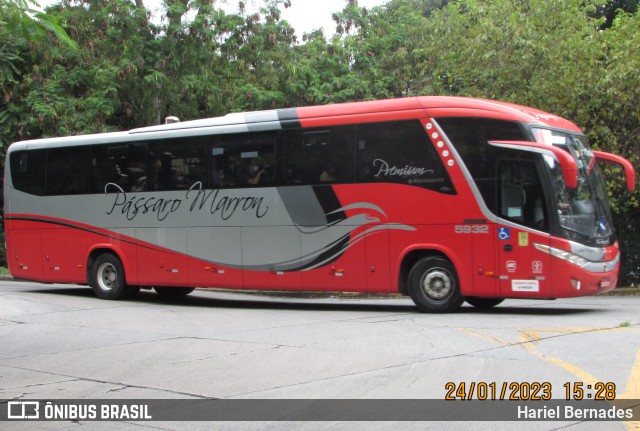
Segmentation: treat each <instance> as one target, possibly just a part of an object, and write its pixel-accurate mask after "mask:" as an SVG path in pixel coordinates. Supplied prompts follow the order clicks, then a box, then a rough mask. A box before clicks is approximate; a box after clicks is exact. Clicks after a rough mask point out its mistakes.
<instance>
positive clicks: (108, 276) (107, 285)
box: [98, 263, 118, 291]
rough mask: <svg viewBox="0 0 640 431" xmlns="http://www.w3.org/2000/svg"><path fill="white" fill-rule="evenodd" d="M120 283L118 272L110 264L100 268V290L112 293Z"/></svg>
mask: <svg viewBox="0 0 640 431" xmlns="http://www.w3.org/2000/svg"><path fill="white" fill-rule="evenodd" d="M117 281H118V271H116V268H115V266H113V265H112V264H110V263H103V264H102V265H100V267H99V268H98V285H99V286H100V289H102V290H105V291H110V290H112V289H113V288H114V287H116V283H117Z"/></svg>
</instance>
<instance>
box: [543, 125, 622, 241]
mask: <svg viewBox="0 0 640 431" xmlns="http://www.w3.org/2000/svg"><path fill="white" fill-rule="evenodd" d="M533 133H534V136H535V137H536V140H537V141H538V142H541V143H546V144H551V145H554V146H556V147H558V148H562V149H563V150H565V151H567V152H568V153H569V154H571V155H572V156H573V158H574V159H575V160H576V163H577V165H578V187H577V188H576V189H569V188H567V187H566V185H565V182H564V179H563V176H562V169H561V168H560V166H559V164H558V163H557V162H556V161H555V160H554V159H553V158H551V157H549V156H545V161H546V163H547V165H548V167H549V169H550V171H551V174H552V183H553V188H554V198H555V204H556V209H557V214H558V221H559V224H560V227H561V228H562V230H563V233H564V234H565V236H566V237H567V239H570V240H572V241H576V242H579V243H582V244H585V245H590V246H607V245H612V244H613V243H614V242H615V234H614V231H613V225H612V219H611V210H610V208H609V203H608V199H607V195H606V191H605V186H604V180H603V176H602V173H601V171H600V168H599V166H598V164H597V162H596V158H595V156H594V154H593V152H592V151H591V149H590V148H589V145H588V144H587V140H586V137H585V136H584V135H577V134H571V133H567V132H560V131H556V130H548V129H539V128H536V129H533Z"/></svg>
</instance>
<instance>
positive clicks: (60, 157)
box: [47, 147, 89, 195]
mask: <svg viewBox="0 0 640 431" xmlns="http://www.w3.org/2000/svg"><path fill="white" fill-rule="evenodd" d="M88 191H89V147H66V148H52V149H50V150H49V154H48V156H47V195H74V194H82V193H87V192H88Z"/></svg>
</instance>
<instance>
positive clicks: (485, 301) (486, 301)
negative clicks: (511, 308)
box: [464, 296, 504, 309]
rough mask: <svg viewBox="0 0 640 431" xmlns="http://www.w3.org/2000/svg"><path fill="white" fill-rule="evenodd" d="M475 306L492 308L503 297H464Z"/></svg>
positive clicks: (502, 299)
mask: <svg viewBox="0 0 640 431" xmlns="http://www.w3.org/2000/svg"><path fill="white" fill-rule="evenodd" d="M464 300H465V301H467V302H468V303H469V304H471V305H473V306H474V307H476V308H482V309H487V308H492V307H495V306H496V305H498V304H500V303H501V302H502V301H504V298H479V297H477V296H468V297H466V298H465V299H464Z"/></svg>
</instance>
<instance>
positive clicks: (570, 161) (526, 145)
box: [489, 141, 578, 189]
mask: <svg viewBox="0 0 640 431" xmlns="http://www.w3.org/2000/svg"><path fill="white" fill-rule="evenodd" d="M489 145H493V146H494V147H500V148H509V149H512V150H520V151H529V152H532V153H539V154H546V155H548V156H551V157H554V158H555V159H556V160H557V161H558V163H559V164H560V168H561V169H562V177H563V178H564V182H565V185H566V186H567V188H570V189H575V188H577V187H578V165H577V163H576V161H575V160H574V158H573V157H572V156H571V154H569V153H567V152H566V151H565V150H563V149H561V148H558V147H554V146H553V145H547V144H541V143H539V142H530V141H489Z"/></svg>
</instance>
